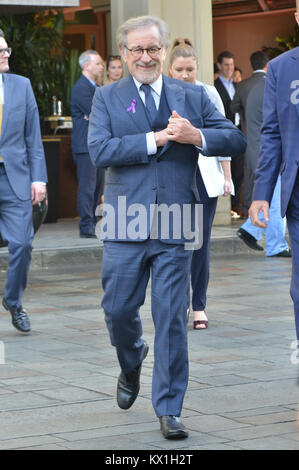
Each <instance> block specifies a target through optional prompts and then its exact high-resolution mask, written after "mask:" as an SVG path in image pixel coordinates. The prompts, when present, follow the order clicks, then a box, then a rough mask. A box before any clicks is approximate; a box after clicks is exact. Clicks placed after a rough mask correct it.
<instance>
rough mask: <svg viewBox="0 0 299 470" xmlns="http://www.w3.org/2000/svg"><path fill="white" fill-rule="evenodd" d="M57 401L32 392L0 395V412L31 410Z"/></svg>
mask: <svg viewBox="0 0 299 470" xmlns="http://www.w3.org/2000/svg"><path fill="white" fill-rule="evenodd" d="M58 401H59V400H57V399H55V398H53V399H51V398H47V397H43V396H41V395H39V394H36V393H33V392H20V393H17V394H16V393H13V394H11V393H8V394H7V395H1V400H0V411H7V410H9V411H10V410H22V409H31V408H37V407H43V406H49V405H52V404H54V403H57V402H58Z"/></svg>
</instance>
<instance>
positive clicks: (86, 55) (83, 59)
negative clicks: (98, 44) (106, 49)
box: [79, 49, 99, 70]
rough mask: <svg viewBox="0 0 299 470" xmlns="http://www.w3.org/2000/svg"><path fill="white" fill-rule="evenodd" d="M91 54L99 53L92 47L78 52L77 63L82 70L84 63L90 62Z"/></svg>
mask: <svg viewBox="0 0 299 470" xmlns="http://www.w3.org/2000/svg"><path fill="white" fill-rule="evenodd" d="M91 55H99V53H98V52H97V51H94V50H93V49H88V50H87V51H84V52H82V54H80V56H79V65H80V67H81V69H82V70H83V69H84V65H85V64H86V63H89V62H90V56H91Z"/></svg>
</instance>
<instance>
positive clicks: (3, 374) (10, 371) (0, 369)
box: [0, 364, 39, 381]
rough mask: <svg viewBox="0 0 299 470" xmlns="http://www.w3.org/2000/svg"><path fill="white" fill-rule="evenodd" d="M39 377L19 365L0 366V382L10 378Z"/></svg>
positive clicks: (34, 372) (33, 371)
mask: <svg viewBox="0 0 299 470" xmlns="http://www.w3.org/2000/svg"><path fill="white" fill-rule="evenodd" d="M36 375H39V373H38V372H36V371H35V370H32V369H29V368H28V369H27V368H26V367H22V366H20V365H19V364H9V365H8V364H2V365H0V381H3V380H4V379H8V378H12V377H32V376H36Z"/></svg>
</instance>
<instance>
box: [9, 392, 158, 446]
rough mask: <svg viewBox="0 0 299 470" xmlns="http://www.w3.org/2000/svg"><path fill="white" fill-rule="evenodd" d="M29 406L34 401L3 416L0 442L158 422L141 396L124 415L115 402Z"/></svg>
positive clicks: (147, 401) (149, 405) (148, 401)
mask: <svg viewBox="0 0 299 470" xmlns="http://www.w3.org/2000/svg"><path fill="white" fill-rule="evenodd" d="M38 398H39V399H40V398H41V397H38ZM1 399H2V398H1ZM48 401H49V400H48ZM44 404H45V402H44ZM29 406H30V402H28V404H27V408H26V409H22V410H20V409H19V410H9V411H5V412H3V413H2V414H1V419H3V420H5V426H2V427H0V440H2V439H13V438H17V437H30V436H39V435H41V436H43V435H48V434H56V435H57V434H59V433H63V432H65V433H70V432H73V431H80V430H86V429H93V428H99V427H103V428H105V427H107V426H116V425H117V426H119V425H123V426H125V425H128V424H135V423H138V422H139V423H140V422H148V421H153V419H154V413H153V410H152V406H151V402H150V400H147V399H145V398H143V397H139V398H138V401H137V402H136V404H134V409H131V410H130V412H127V413H126V412H121V410H120V409H119V408H118V406H117V405H116V402H115V400H112V399H104V400H93V401H86V402H78V403H71V404H69V403H63V404H62V403H60V404H56V405H52V406H43V407H42V406H39V407H36V408H35V407H31V408H30V407H29Z"/></svg>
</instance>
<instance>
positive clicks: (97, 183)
mask: <svg viewBox="0 0 299 470" xmlns="http://www.w3.org/2000/svg"><path fill="white" fill-rule="evenodd" d="M79 65H80V67H81V69H82V74H81V76H80V78H79V79H78V80H77V82H76V83H75V85H74V86H73V89H72V95H71V113H72V122H73V130H72V152H73V157H74V161H75V164H76V167H77V179H78V194H77V201H78V212H79V216H80V222H79V231H80V237H81V238H96V235H95V225H96V223H97V218H96V216H95V211H96V208H97V206H98V204H100V199H101V196H102V195H103V193H104V179H105V170H104V168H95V167H94V165H93V164H92V163H91V160H90V157H89V153H88V147H87V132H88V121H89V114H90V111H91V105H92V99H93V95H94V92H95V90H96V87H97V86H98V85H97V82H98V81H100V80H101V78H102V74H103V70H104V66H103V60H102V58H101V56H100V55H99V54H98V53H97V51H94V50H92V49H91V50H87V51H85V52H82V54H81V55H80V57H79Z"/></svg>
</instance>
